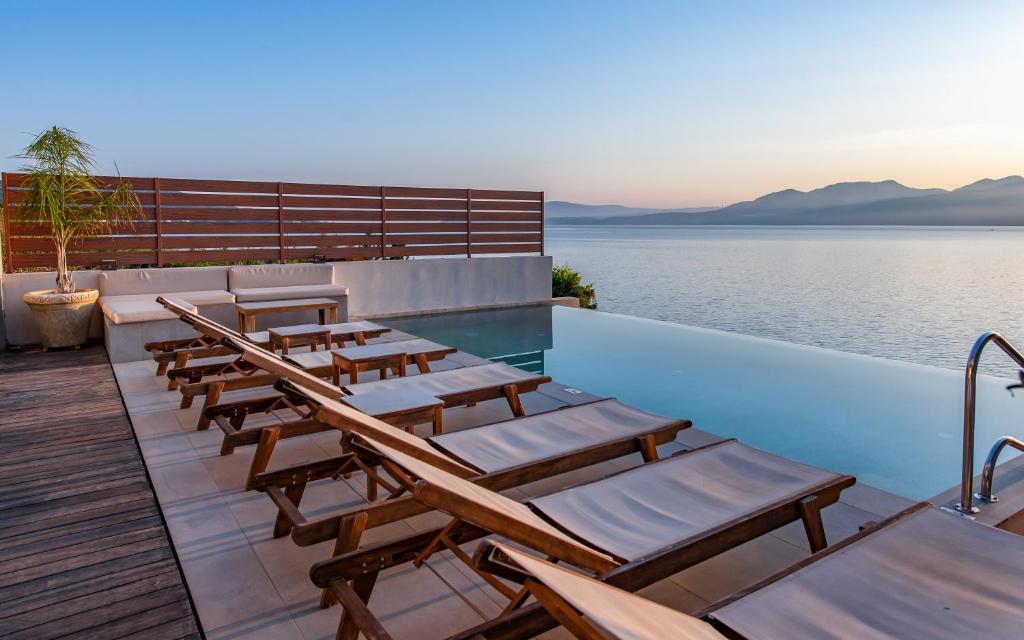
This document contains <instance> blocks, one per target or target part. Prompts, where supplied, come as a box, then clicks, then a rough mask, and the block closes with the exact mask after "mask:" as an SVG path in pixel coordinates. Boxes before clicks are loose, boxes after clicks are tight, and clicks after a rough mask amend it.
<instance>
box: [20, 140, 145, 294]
mask: <svg viewBox="0 0 1024 640" xmlns="http://www.w3.org/2000/svg"><path fill="white" fill-rule="evenodd" d="M17 157H18V158H20V159H22V160H29V161H30V162H31V164H28V165H25V166H24V167H22V169H21V170H22V171H23V172H24V173H25V174H27V175H26V177H25V180H24V181H23V182H22V184H21V187H22V188H24V189H25V190H26V191H25V195H24V197H23V199H22V201H21V203H20V204H19V205H18V206H17V209H18V212H19V214H20V216H19V219H21V220H24V221H27V222H41V223H45V224H49V225H50V229H51V235H52V238H53V244H54V248H55V249H56V253H57V285H56V291H57V293H73V292H74V290H75V284H74V282H73V281H72V280H71V273H70V271H69V270H68V243H70V242H71V240H73V239H74V238H75V237H77V236H80V235H85V234H97V233H111V232H112V230H113V228H114V225H115V224H116V223H118V222H126V223H128V224H131V220H132V216H133V215H134V214H137V213H140V212H141V210H142V207H141V205H140V204H139V199H138V198H137V197H136V196H135V192H134V191H133V190H132V188H131V185H129V184H128V183H126V182H118V183H117V185H115V186H114V187H113V188H112V189H109V190H104V189H103V185H102V183H101V182H100V180H99V179H98V178H97V177H96V176H94V175H93V173H92V172H93V169H94V167H95V163H94V161H93V156H92V147H91V146H90V145H89V144H87V143H86V142H84V141H82V140H81V139H80V138H79V137H78V134H77V133H75V132H74V131H71V130H70V129H65V128H63V127H53V128H51V129H47V130H46V131H44V132H42V133H40V134H39V135H38V136H36V138H35V139H34V140H33V141H32V143H31V144H30V145H28V146H27V147H26V148H25V150H24V151H23V152H22V153H21V154H20V155H18V156H17Z"/></svg>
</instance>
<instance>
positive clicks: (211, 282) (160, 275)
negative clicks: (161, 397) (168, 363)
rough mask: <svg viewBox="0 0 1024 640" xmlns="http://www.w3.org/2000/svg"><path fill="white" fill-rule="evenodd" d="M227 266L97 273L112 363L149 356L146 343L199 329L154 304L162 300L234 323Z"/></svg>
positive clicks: (187, 334)
mask: <svg viewBox="0 0 1024 640" xmlns="http://www.w3.org/2000/svg"><path fill="white" fill-rule="evenodd" d="M227 269H228V268H227V267H184V268H177V269H124V270H120V271H104V272H101V273H100V274H99V283H98V286H99V291H100V299H99V306H100V309H101V310H102V312H103V330H104V340H105V341H106V345H107V354H108V356H109V357H110V361H111V362H131V361H134V360H142V359H144V358H146V357H147V355H148V354H147V353H146V350H145V349H144V348H143V346H144V345H145V344H146V343H147V342H153V341H158V340H174V339H177V338H188V337H191V336H193V335H195V331H194V330H193V329H192V328H191V327H189V326H188V325H186V324H185V323H183V322H181V321H180V320H178V318H177V316H175V315H174V314H173V313H171V312H170V311H167V310H166V309H164V308H163V307H162V306H160V305H159V304H158V303H157V302H156V298H157V296H164V297H166V298H169V299H173V300H175V301H178V302H182V303H184V304H183V306H185V307H186V308H187V309H189V310H191V311H198V312H199V313H201V314H203V315H204V316H207V317H208V318H211V319H213V320H216V321H218V322H223V323H233V322H234V318H233V316H234V303H235V297H234V296H233V295H232V294H231V293H230V292H229V291H228V290H227V287H228V276H227Z"/></svg>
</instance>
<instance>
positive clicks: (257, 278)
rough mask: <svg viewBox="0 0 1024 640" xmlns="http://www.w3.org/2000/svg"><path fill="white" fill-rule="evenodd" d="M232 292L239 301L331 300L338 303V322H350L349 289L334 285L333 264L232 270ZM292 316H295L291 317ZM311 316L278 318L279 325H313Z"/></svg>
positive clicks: (251, 267) (273, 265) (276, 322)
mask: <svg viewBox="0 0 1024 640" xmlns="http://www.w3.org/2000/svg"><path fill="white" fill-rule="evenodd" d="M228 290H229V291H230V292H231V293H232V294H233V295H234V296H235V301H236V302H268V301H277V300H299V299H302V298H330V299H332V300H335V301H336V302H337V303H338V319H339V321H340V322H345V321H346V320H347V319H348V289H347V288H346V287H344V286H342V285H340V284H335V282H334V269H333V268H332V267H331V265H329V264H260V265H251V266H244V267H231V268H229V269H228ZM289 316H291V314H289ZM310 317H313V316H311V315H310V313H297V314H295V317H288V318H284V319H282V318H280V317H279V318H275V319H274V323H275V326H283V325H285V324H304V323H307V322H310V321H311V320H309V318H310ZM314 321H315V318H314Z"/></svg>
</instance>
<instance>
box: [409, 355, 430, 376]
mask: <svg viewBox="0 0 1024 640" xmlns="http://www.w3.org/2000/svg"><path fill="white" fill-rule="evenodd" d="M412 359H413V360H415V361H416V368H417V369H419V370H420V373H430V361H428V360H427V356H426V354H423V353H417V354H416V355H414V356H413V357H412Z"/></svg>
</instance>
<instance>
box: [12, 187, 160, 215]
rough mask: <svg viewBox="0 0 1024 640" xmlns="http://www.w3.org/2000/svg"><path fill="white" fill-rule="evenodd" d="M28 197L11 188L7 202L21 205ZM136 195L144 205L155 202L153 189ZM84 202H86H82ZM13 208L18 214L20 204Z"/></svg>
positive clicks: (25, 192) (26, 194)
mask: <svg viewBox="0 0 1024 640" xmlns="http://www.w3.org/2000/svg"><path fill="white" fill-rule="evenodd" d="M27 197H28V191H22V190H19V189H11V190H10V191H8V192H7V203H8V205H20V204H21V203H22V202H24V201H25V199H26V198H27ZM135 197H136V199H138V201H139V204H140V205H143V206H149V205H152V204H153V203H154V196H153V192H152V191H136V192H135ZM82 204H84V203H82ZM11 209H12V210H13V211H14V212H15V215H17V211H18V209H19V207H18V206H12V207H11Z"/></svg>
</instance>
